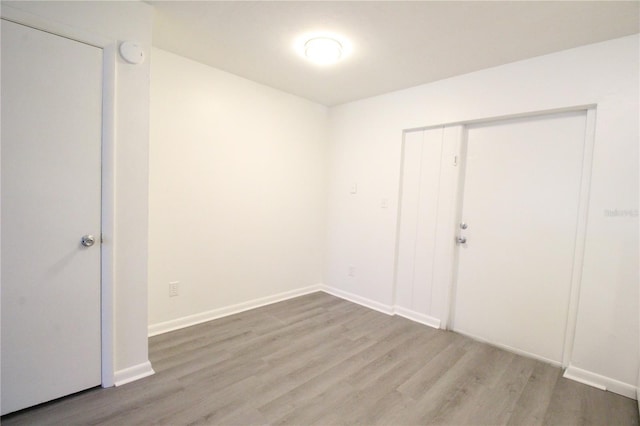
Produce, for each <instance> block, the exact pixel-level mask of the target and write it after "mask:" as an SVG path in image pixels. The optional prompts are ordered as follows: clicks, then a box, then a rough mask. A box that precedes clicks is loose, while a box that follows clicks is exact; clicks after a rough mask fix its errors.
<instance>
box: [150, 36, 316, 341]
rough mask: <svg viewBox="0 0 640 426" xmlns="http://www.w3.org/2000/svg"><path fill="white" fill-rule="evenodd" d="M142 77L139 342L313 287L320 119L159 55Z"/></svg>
mask: <svg viewBox="0 0 640 426" xmlns="http://www.w3.org/2000/svg"><path fill="white" fill-rule="evenodd" d="M151 71H152V79H151V151H150V192H149V199H150V204H149V207H150V218H149V323H150V332H151V333H152V334H153V333H157V332H161V331H164V330H167V329H171V328H175V327H178V326H184V325H186V324H189V323H194V322H198V321H202V320H205V319H210V318H213V317H215V316H218V315H219V314H220V313H221V312H223V311H224V312H227V311H225V309H227V308H228V307H229V306H233V305H237V304H243V306H245V307H246V306H251V303H252V301H256V299H262V298H269V297H272V296H274V295H279V294H282V293H286V294H291V293H290V292H292V291H294V292H295V291H297V290H298V289H301V288H305V287H308V286H314V285H318V284H320V283H321V282H322V262H323V249H324V235H325V226H324V222H325V215H326V208H325V206H326V194H325V183H324V182H325V171H326V170H325V168H326V164H325V151H326V127H327V122H326V120H327V109H326V108H325V107H323V106H320V105H318V104H315V103H312V102H309V101H306V100H304V99H301V98H298V97H295V96H292V95H289V94H286V93H284V92H280V91H277V90H274V89H271V88H268V87H266V86H262V85H260V84H257V83H254V82H251V81H249V80H245V79H242V78H240V77H237V76H234V75H232V74H228V73H226V72H223V71H220V70H217V69H214V68H211V67H208V66H206V65H202V64H200V63H197V62H194V61H191V60H189V59H186V58H183V57H180V56H177V55H174V54H172V53H169V52H166V51H163V50H159V49H153V55H152V67H151ZM171 281H179V282H180V287H179V296H177V297H172V298H170V297H169V292H168V289H169V282H171ZM287 292H289V293H287ZM247 303H248V305H247Z"/></svg>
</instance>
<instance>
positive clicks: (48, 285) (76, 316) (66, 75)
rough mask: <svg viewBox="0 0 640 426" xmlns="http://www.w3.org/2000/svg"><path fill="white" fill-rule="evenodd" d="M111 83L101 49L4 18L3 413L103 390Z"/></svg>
mask: <svg viewBox="0 0 640 426" xmlns="http://www.w3.org/2000/svg"><path fill="white" fill-rule="evenodd" d="M101 86H102V50H101V49H99V48H96V47H93V46H89V45H86V44H83V43H79V42H76V41H72V40H69V39H66V38H63V37H59V36H56V35H52V34H49V33H46V32H42V31H38V30H35V29H32V28H29V27H25V26H22V25H18V24H15V23H12V22H8V21H4V20H3V21H2V117H1V118H2V134H1V136H2V139H1V140H2V145H1V148H2V152H1V158H2V163H1V201H2V202H1V220H2V222H1V226H2V252H1V253H2V264H1V271H2V272H1V277H0V278H1V280H2V322H1V324H2V342H1V343H2V346H1V347H2V414H5V413H8V412H12V411H16V410H19V409H21V408H25V407H28V406H31V405H35V404H38V403H41V402H44V401H48V400H51V399H54V398H58V397H61V396H64V395H67V394H70V393H74V392H77V391H80V390H83V389H86V388H89V387H93V386H96V385H99V384H100V380H101V377H100V361H101V359H100V353H101V352H100V242H99V239H100V186H101V183H100V175H101V171H100V167H101V154H100V150H101V114H102V113H101V102H102V87H101ZM84 235H93V236H94V238H95V240H96V242H95V244H94V245H93V246H91V247H87V246H84V245H82V244H81V239H82V237H83V236H84ZM86 244H90V242H88V241H87V242H86Z"/></svg>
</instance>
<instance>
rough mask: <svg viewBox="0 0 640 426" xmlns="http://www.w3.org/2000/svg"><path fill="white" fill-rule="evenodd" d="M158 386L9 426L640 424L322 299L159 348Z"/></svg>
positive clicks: (625, 405) (473, 353)
mask: <svg viewBox="0 0 640 426" xmlns="http://www.w3.org/2000/svg"><path fill="white" fill-rule="evenodd" d="M149 350H150V358H151V361H152V363H153V367H154V369H155V370H156V374H155V375H154V376H151V377H148V378H146V379H142V380H139V381H137V382H133V383H130V384H128V385H124V386H121V387H118V388H110V389H100V388H96V389H91V390H88V391H85V392H81V393H78V394H75V395H72V396H69V397H66V398H62V399H60V400H57V401H54V402H51V403H47V404H43V405H40V406H38V407H35V408H31V409H28V410H24V411H21V412H18V413H15V414H12V415H8V416H5V417H4V418H2V423H3V424H4V425H7V426H9V425H27V424H28V425H32V424H57V425H58V424H60V425H72V424H83V425H84V424H96V425H97V424H100V425H102V424H109V425H111V424H113V425H138V424H140V425H147V424H168V425H191V424H219V425H233V424H240V425H248V424H274V425H275V424H278V425H283V424H292V425H316V424H317V425H334V424H336V425H338V424H348V425H351V424H364V425H374V424H388V425H414V424H415V425H418V424H420V425H426V424H443V425H445V424H449V425H464V424H472V425H485V424H486V425H506V424H509V425H520V424H522V425H537V424H545V425H638V411H637V405H636V402H635V401H633V400H631V399H628V398H625V397H622V396H619V395H616V394H613V393H610V392H603V391H600V390H597V389H594V388H592V387H589V386H585V385H582V384H579V383H575V382H573V381H570V380H567V379H564V378H562V377H561V370H560V369H559V368H555V367H552V366H549V365H547V364H544V363H542V362H538V361H535V360H532V359H528V358H524V357H521V356H518V355H514V354H512V353H510V352H505V351H503V350H500V349H497V348H495V347H492V346H489V345H486V344H482V343H478V342H475V341H473V340H471V339H469V338H466V337H463V336H460V335H458V334H455V333H451V332H445V331H440V330H434V329H431V328H429V327H426V326H423V325H420V324H416V323H414V322H411V321H409V320H406V319H403V318H399V317H389V316H387V315H384V314H381V313H378V312H375V311H372V310H369V309H367V308H364V307H361V306H358V305H355V304H353V303H350V302H347V301H344V300H341V299H338V298H335V297H332V296H330V295H327V294H324V293H314V294H311V295H307V296H303V297H299V298H296V299H292V300H288V301H285V302H281V303H277V304H273V305H269V306H265V307H263V308H259V309H254V310H251V311H248V312H244V313H241V314H238V315H233V316H229V317H226V318H222V319H218V320H215V321H211V322H207V323H204V324H200V325H197V326H193V327H189V328H186V329H183V330H178V331H175V332H171V333H167V334H163V335H160V336H156V337H153V338H151V339H150V342H149Z"/></svg>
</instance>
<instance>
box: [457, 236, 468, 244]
mask: <svg viewBox="0 0 640 426" xmlns="http://www.w3.org/2000/svg"><path fill="white" fill-rule="evenodd" d="M456 242H457V243H458V244H466V242H467V237H457V238H456Z"/></svg>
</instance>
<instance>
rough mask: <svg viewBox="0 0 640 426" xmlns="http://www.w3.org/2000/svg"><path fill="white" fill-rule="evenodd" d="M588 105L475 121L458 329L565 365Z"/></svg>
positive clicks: (461, 232)
mask: <svg viewBox="0 0 640 426" xmlns="http://www.w3.org/2000/svg"><path fill="white" fill-rule="evenodd" d="M585 129H586V113H585V112H571V113H562V114H554V115H546V116H540V117H531V118H522V119H513V120H505V121H497V122H492V123H488V124H479V125H472V126H469V127H468V128H467V156H466V170H465V176H464V195H463V201H462V215H461V217H462V220H461V221H462V222H463V223H466V224H467V226H468V227H467V229H465V230H462V229H458V233H459V235H462V236H464V237H465V238H466V240H467V242H466V243H465V244H461V245H460V246H459V249H458V271H457V283H456V288H455V299H454V300H455V305H454V314H453V315H454V321H453V328H454V330H456V331H459V332H461V333H464V334H468V335H471V336H474V337H477V338H480V339H483V340H486V341H489V342H491V343H494V344H498V345H502V346H505V347H509V348H512V349H514V350H516V351H519V352H522V353H526V354H529V355H531V356H534V357H537V358H540V359H545V360H549V361H552V362H555V363H561V360H562V351H563V345H564V333H565V327H566V323H567V313H568V307H569V293H570V285H571V275H572V266H573V257H574V250H575V243H576V227H577V216H578V201H579V194H580V179H581V174H582V170H581V169H582V161H583V147H584V141H585Z"/></svg>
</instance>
